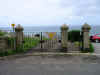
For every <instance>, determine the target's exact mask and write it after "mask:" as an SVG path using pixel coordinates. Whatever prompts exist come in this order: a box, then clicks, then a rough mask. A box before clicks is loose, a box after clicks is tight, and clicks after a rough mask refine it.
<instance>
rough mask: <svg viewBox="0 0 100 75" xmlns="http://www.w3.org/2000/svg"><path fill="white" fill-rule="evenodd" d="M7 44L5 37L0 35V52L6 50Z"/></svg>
mask: <svg viewBox="0 0 100 75" xmlns="http://www.w3.org/2000/svg"><path fill="white" fill-rule="evenodd" d="M7 48H8V45H7V37H5V36H0V52H4V51H7Z"/></svg>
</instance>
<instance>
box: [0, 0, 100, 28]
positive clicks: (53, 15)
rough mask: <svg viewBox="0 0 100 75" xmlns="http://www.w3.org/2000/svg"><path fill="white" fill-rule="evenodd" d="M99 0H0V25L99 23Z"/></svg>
mask: <svg viewBox="0 0 100 75" xmlns="http://www.w3.org/2000/svg"><path fill="white" fill-rule="evenodd" d="M99 13H100V0H0V26H3V25H6V26H7V25H8V24H9V23H16V24H19V23H20V24H22V25H24V26H25V25H27V26H28V25H34V26H36V25H38V26H39V25H62V24H63V23H66V24H69V25H70V24H71V25H81V24H83V23H84V22H87V23H89V24H91V25H99V24H100V23H99V19H100V14H99Z"/></svg>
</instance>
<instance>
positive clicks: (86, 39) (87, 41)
mask: <svg viewBox="0 0 100 75" xmlns="http://www.w3.org/2000/svg"><path fill="white" fill-rule="evenodd" d="M90 29H91V27H90V25H88V24H87V23H85V24H84V25H83V26H82V35H83V50H87V51H88V50H89V48H90V37H89V31H90Z"/></svg>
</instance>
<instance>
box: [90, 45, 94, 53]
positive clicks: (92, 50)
mask: <svg viewBox="0 0 100 75" xmlns="http://www.w3.org/2000/svg"><path fill="white" fill-rule="evenodd" d="M89 52H91V53H93V52H94V47H93V45H92V43H91V44H90V50H89Z"/></svg>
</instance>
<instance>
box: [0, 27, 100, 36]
mask: <svg viewBox="0 0 100 75" xmlns="http://www.w3.org/2000/svg"><path fill="white" fill-rule="evenodd" d="M72 29H74V30H81V26H69V30H72ZM0 30H6V31H9V30H12V28H10V27H0ZM24 32H60V26H48V27H46V26H45V27H42V26H41V27H24ZM98 33H100V26H92V29H91V31H90V35H94V34H98Z"/></svg>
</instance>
